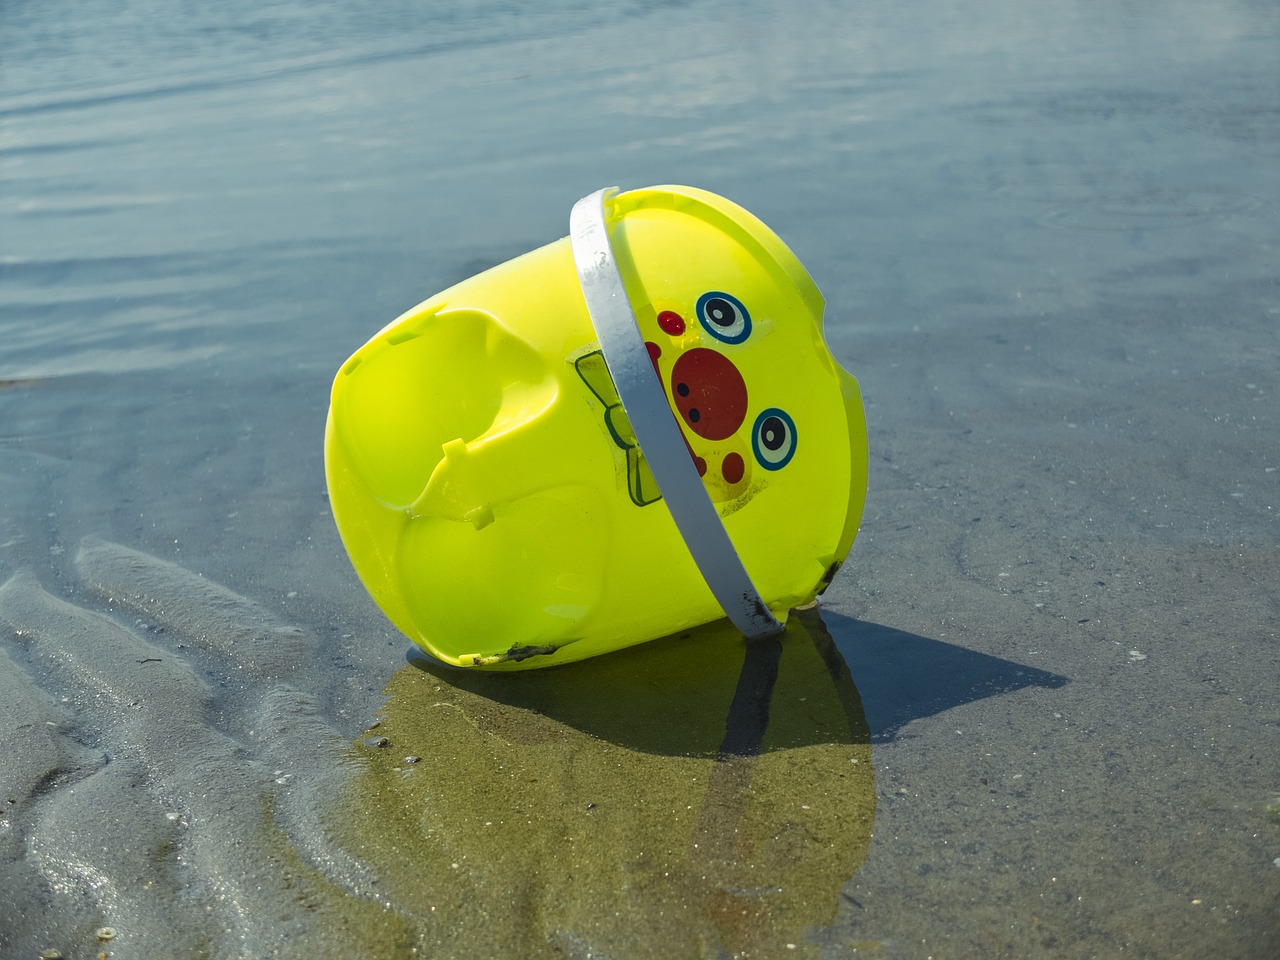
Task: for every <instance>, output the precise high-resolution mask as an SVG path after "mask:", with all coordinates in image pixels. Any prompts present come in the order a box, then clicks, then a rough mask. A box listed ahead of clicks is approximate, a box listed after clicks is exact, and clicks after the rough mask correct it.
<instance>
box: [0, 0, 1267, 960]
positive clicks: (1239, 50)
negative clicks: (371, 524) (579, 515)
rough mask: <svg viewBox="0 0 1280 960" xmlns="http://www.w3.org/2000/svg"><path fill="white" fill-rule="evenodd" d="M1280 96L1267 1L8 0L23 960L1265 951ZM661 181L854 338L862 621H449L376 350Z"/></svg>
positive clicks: (9, 873) (9, 876)
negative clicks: (777, 245) (327, 469)
mask: <svg viewBox="0 0 1280 960" xmlns="http://www.w3.org/2000/svg"><path fill="white" fill-rule="evenodd" d="M1278 103H1280V13H1278V12H1277V9H1276V8H1275V5H1274V4H1271V3H1264V2H1256V3H1250V2H1228V3H1208V2H1172V3H1167V4H1160V5H1149V4H1115V3H1095V2H1084V0H1079V2H1070V3H1060V4H1053V5H1024V4H1016V3H1007V2H998V3H988V4H977V3H962V2H946V0H933V2H931V3H929V4H926V5H924V6H920V5H905V6H904V5H901V4H896V5H895V4H889V3H870V4H862V5H860V6H859V7H857V8H856V9H850V8H848V5H844V4H837V3H812V4H805V5H804V9H803V11H797V9H796V8H795V7H794V5H793V6H788V7H776V8H775V7H774V6H771V5H767V4H761V3H746V4H730V3H726V2H721V0H705V2H692V3H644V2H635V3H629V4H619V5H613V6H610V7H608V8H602V7H601V6H600V5H597V4H588V3H574V2H571V0H556V2H554V3H550V4H541V5H539V6H538V7H537V10H536V11H531V12H523V11H521V10H519V9H518V8H515V7H513V6H512V5H509V4H504V3H498V2H473V3H451V4H431V5H418V4H409V3H380V4H377V5H373V6H366V5H357V4H341V3H308V4H303V3H300V2H293V3H290V2H281V3H267V4H263V3H252V4H251V3H240V2H236V3H232V4H220V5H214V6H208V5H197V4H190V3H183V2H180V0H150V2H134V3H129V4H123V5H121V4H107V3H78V4H69V3H66V4H57V3H54V4H48V3H46V4H12V3H10V4H4V5H3V6H0V504H3V510H2V511H0V743H3V747H4V755H5V758H6V759H5V760H4V762H3V764H0V804H3V808H2V809H0V953H2V954H3V955H4V956H6V957H7V956H9V955H14V956H28V955H30V956H36V955H38V954H39V952H40V951H41V950H44V949H54V948H56V949H59V950H61V951H62V952H63V953H64V954H65V955H66V956H68V957H71V956H91V955H97V951H98V950H99V949H102V950H107V951H108V952H109V953H110V955H111V956H113V957H129V956H143V955H174V954H176V955H182V956H204V955H211V956H218V957H247V956H271V955H279V956H294V955H298V953H299V952H300V951H306V952H308V953H309V954H313V955H317V956H330V955H332V956H339V955H350V954H352V953H356V954H357V955H368V956H405V955H411V954H412V953H413V952H414V951H416V952H417V953H418V954H419V955H425V956H473V955H478V952H484V951H492V952H496V953H498V954H500V955H508V956H549V957H554V956H565V957H581V958H585V957H589V956H596V957H599V956H606V957H610V958H614V960H624V958H628V957H647V956H676V955H702V956H708V957H718V956H744V957H747V956H757V957H759V956H805V955H808V956H815V957H817V956H820V957H824V958H843V957H855V956H872V957H886V958H898V957H901V958H914V957H927V956H933V957H970V956H1017V957H1028V956H1050V957H1094V956H1116V955H1120V954H1126V955H1137V956H1146V957H1153V958H1164V957H1182V956H1188V957H1190V956H1195V957H1200V956H1215V957H1240V958H1264V957H1270V956H1274V955H1275V952H1276V950H1277V943H1278V942H1280V868H1278V865H1280V822H1277V820H1278V819H1280V815H1278V814H1277V813H1276V812H1275V811H1276V810H1277V808H1280V702H1278V701H1277V699H1276V696H1275V690H1276V683H1277V678H1278V676H1280V674H1278V672H1277V667H1278V666H1280V656H1278V654H1277V642H1278V633H1280V601H1278V599H1277V596H1278V595H1277V591H1276V589H1275V583H1277V582H1280V536H1278V535H1277V517H1276V514H1277V512H1280V491H1278V489H1277V485H1278V484H1280V469H1278V468H1280V449H1278V448H1277V444H1276V436H1277V413H1278V412H1280V409H1278V408H1280V377H1278V376H1277V369H1280V363H1278V361H1280V356H1278V354H1280V350H1277V338H1276V334H1275V328H1276V325H1277V323H1280V284H1278V282H1277V272H1278V271H1277V264H1278V263H1280V259H1278V256H1277V254H1278V252H1280V209H1278V206H1277V203H1278V201H1277V198H1280V162H1278V161H1280V108H1278V107H1277V104H1278ZM661 182H676V183H690V184H694V185H697V186H702V187H705V188H708V189H711V190H714V191H716V192H718V193H721V194H724V195H726V196H728V197H730V198H732V199H734V200H736V201H737V202H739V203H741V204H742V205H744V206H745V207H747V208H748V209H750V210H751V211H752V212H754V213H755V214H757V215H758V216H760V217H761V218H762V219H763V220H764V221H765V222H766V223H768V224H769V225H770V226H772V227H773V228H774V229H775V230H777V231H778V232H779V233H780V234H781V235H782V237H783V238H784V239H785V240H786V241H787V242H788V243H789V244H790V245H791V246H792V247H793V249H794V250H795V251H796V253H797V254H798V255H799V257H800V259H801V260H802V261H803V262H804V263H805V265H806V266H807V267H808V268H809V270H810V271H811V272H812V273H813V275H814V277H815V279H816V280H817V282H818V284H819V286H820V287H821V288H822V290H823V292H824V293H825V295H826V298H827V302H828V308H827V320H826V322H827V332H828V338H829V340H830V341H831V343H832V346H833V349H834V350H835V352H836V353H837V355H838V356H839V358H840V359H841V360H842V362H844V363H845V365H846V366H847V367H849V369H851V370H852V371H853V372H854V373H855V374H856V375H857V376H858V377H859V380H860V382H861V384H862V389H863V393H864V398H865V400H866V402H867V410H868V420H869V423H868V429H869V435H870V446H871V453H872V469H871V478H870V494H869V499H868V507H867V512H866V516H865V518H864V522H863V527H862V531H861V533H860V535H859V538H858V541H857V543H856V544H855V546H854V550H853V553H852V555H851V559H850V562H849V563H848V564H847V565H846V567H845V568H844V570H843V572H842V573H841V574H840V576H839V578H838V579H837V581H836V583H835V584H834V586H833V587H832V589H831V590H830V591H829V593H828V595H827V596H826V598H825V603H824V606H823V612H822V618H821V620H820V621H819V620H814V619H813V618H808V619H806V620H804V621H803V623H801V624H799V625H797V626H796V627H795V628H793V630H792V631H791V632H790V633H789V634H788V635H787V637H786V638H785V639H784V641H783V643H782V645H781V646H780V647H779V649H778V651H775V655H774V656H775V659H774V660H773V661H769V660H768V657H766V658H765V660H766V661H768V662H772V663H773V664H774V668H776V671H777V673H776V679H775V680H774V681H771V682H768V683H764V684H763V686H760V681H759V675H758V669H759V667H758V664H757V665H756V666H753V664H754V663H756V661H755V660H753V659H752V657H751V656H748V655H747V654H746V653H744V652H743V651H742V649H741V648H740V647H737V646H735V645H733V644H732V642H731V641H727V640H725V638H724V637H722V636H720V635H718V634H717V633H716V631H715V630H711V631H706V632H704V633H703V634H700V635H699V636H698V637H696V638H693V639H694V640H695V641H696V642H697V643H699V644H701V645H704V646H705V647H706V649H707V651H708V652H707V654H706V658H705V663H706V664H709V665H712V666H704V668H703V671H702V672H703V674H704V677H703V679H702V680H701V681H699V682H698V683H697V684H693V683H692V682H691V679H690V678H689V677H687V676H684V675H683V674H682V673H681V671H680V669H679V667H678V666H676V667H675V668H673V669H671V670H670V671H669V672H667V673H663V670H664V669H666V668H665V667H664V666H663V664H664V662H665V661H664V659H663V656H664V655H665V654H664V653H663V651H662V650H661V649H659V648H655V649H654V651H653V653H652V656H650V657H648V658H641V659H636V658H635V657H632V658H630V659H626V660H621V661H618V662H612V661H611V660H603V661H600V662H599V663H592V664H587V665H583V667H582V669H580V670H578V671H577V672H573V673H567V676H566V677H565V678H562V679H560V680H558V681H555V682H552V681H546V680H542V679H540V678H539V677H537V676H530V677H525V678H520V679H524V680H529V681H531V682H530V683H529V684H527V685H526V687H520V686H518V685H517V686H514V687H513V686H512V681H511V680H509V679H502V680H496V681H489V680H475V679H473V678H470V677H468V678H465V679H459V678H456V677H454V676H453V675H452V674H442V675H436V674H434V673H432V672H430V671H429V670H426V669H425V668H424V667H423V666H422V665H421V664H420V663H418V662H409V663H407V662H406V655H405V650H406V646H407V644H406V642H405V641H404V639H403V638H402V637H400V636H399V634H398V633H396V631H394V630H393V629H392V628H391V627H390V626H388V625H387V624H386V622H385V621H384V620H383V619H382V617H381V615H380V614H379V613H378V612H377V610H376V608H375V607H374V606H373V605H372V603H371V602H370V601H369V600H368V599H367V597H366V596H365V594H364V592H363V590H362V589H361V587H360V585H359V583H358V582H357V581H356V580H355V576H354V574H353V573H352V572H351V569H350V566H349V564H348V563H347V561H346V559H345V556H344V554H343V551H342V548H341V545H340V543H339V542H338V539H337V536H336V532H335V530H334V528H333V522H332V518H331V517H330V515H329V510H328V506H327V501H326V497H325V489H324V479H323V470H322V449H321V445H322V430H323V422H324V415H325V410H326V406H327V402H328V385H329V382H330V379H331V377H332V376H333V374H334V372H335V371H336V370H337V368H338V366H339V364H341V362H342V361H343V360H344V359H345V358H346V357H347V356H348V355H349V354H350V353H351V351H353V350H354V349H355V348H356V347H358V346H359V345H360V344H361V343H363V342H364V340H365V339H366V338H367V337H368V336H369V335H371V334H372V333H373V332H374V331H375V330H376V329H378V328H379V327H380V326H382V325H383V324H384V323H386V322H387V321H388V320H390V319H392V318H393V317H395V316H396V315H397V314H399V313H400V312H401V311H403V310H404V309H406V308H407V307H410V306H412V305H413V304H414V303H416V302H418V301H419V300H421V299H423V298H424V297H426V296H427V295H429V294H431V293H434V292H435V291H437V290H439V289H441V288H443V287H444V286H446V285H448V284H449V283H451V282H453V281H455V280H458V279H461V278H463V277H466V276H469V275H471V274H473V273H475V272H476V271H478V270H479V269H482V268H483V267H485V266H489V265H491V264H494V263H498V262H501V261H503V260H505V259H507V258H509V257H511V256H513V255H515V254H518V253H521V252H524V251H526V250H529V249H532V248H533V247H536V246H538V245H541V244H542V243H545V242H548V241H550V240H554V239H556V238H558V237H560V236H563V235H564V234H565V233H566V230H567V217H568V210H569V207H570V206H571V205H572V203H573V201H575V200H576V199H577V198H578V197H580V196H582V195H584V194H586V193H588V192H590V191H592V190H594V189H596V188H598V187H600V186H604V185H608V184H614V183H618V184H621V185H623V186H624V187H627V186H641V185H647V184H651V183H661ZM752 656H754V657H756V658H759V657H760V656H761V654H760V653H759V651H756V652H755V653H754V654H753V655H752ZM774 668H767V669H765V670H764V675H765V676H766V677H768V676H774V674H772V673H770V669H774ZM646 671H649V673H646ZM637 676H648V677H650V680H649V682H648V684H647V685H643V689H640V687H641V686H642V685H639V684H637V685H636V688H628V687H627V682H628V681H627V679H626V678H633V679H634V678H635V677H637ZM752 678H755V679H754V680H753V679H752ZM557 684H558V685H557ZM574 684H577V685H578V687H577V688H575V687H574ZM753 684H755V685H754V686H753ZM601 686H603V687H605V688H606V689H609V690H611V691H613V690H620V691H623V692H619V693H617V694H616V695H614V696H610V697H607V698H603V699H601V698H599V697H595V698H593V697H589V696H585V695H583V694H582V693H580V692H579V691H580V690H581V689H584V688H595V689H598V688H600V687H601ZM695 687H696V689H695ZM802 696H803V697H805V698H808V699H806V700H804V701H803V703H804V704H805V705H804V706H801V702H802V701H801V700H800V698H801V697H802ZM752 697H755V698H756V699H755V700H752V699H751V698H752ZM743 698H746V699H745V700H744V699H743ZM760 698H763V701H761V700H760ZM757 701H759V702H763V703H766V704H768V705H769V715H770V721H769V724H768V725H767V726H765V727H759V726H758V724H757V726H756V727H752V726H751V724H750V723H746V722H745V721H743V719H742V717H743V714H742V713H741V710H742V704H743V703H744V702H746V703H755V702H757ZM682 702H687V703H689V704H691V706H690V707H689V708H688V709H689V711H690V712H689V713H688V715H687V716H685V717H684V719H683V722H682V724H681V723H677V724H676V725H675V726H674V727H673V726H672V725H671V723H670V715H671V714H672V713H673V712H676V715H677V716H679V714H678V707H679V704H680V703H682ZM692 704H697V705H698V708H697V709H694V707H693V706H692ZM735 704H737V706H736V707H735ZM753 716H757V717H758V713H757V714H753ZM442 717H447V720H444V721H442V720H440V718H442ZM379 719H380V722H381V724H382V725H381V726H379V727H378V728H376V729H373V730H370V729H368V728H369V727H370V725H371V724H373V723H374V722H375V721H376V720H379ZM743 723H746V725H745V726H743V725H742V724H743ZM378 736H385V737H386V738H387V740H388V746H387V747H375V746H370V745H369V741H370V740H371V739H373V738H376V737H378ZM735 738H736V739H735ZM726 743H735V744H742V743H746V744H748V746H749V747H750V749H742V750H738V751H737V752H734V751H730V755H731V757H732V758H733V759H732V760H730V761H724V762H721V761H717V760H716V759H715V757H716V756H718V755H719V753H720V751H721V748H722V747H723V746H724V745H725V744H726ZM450 751H453V752H450ZM407 756H417V757H419V762H417V763H414V764H406V763H405V757H407ZM852 760H858V761H859V763H857V764H853V763H851V762H850V761H852ZM629 784H634V785H635V788H634V789H628V788H627V786H628V785H629ZM663 803H666V804H668V805H669V806H670V808H671V809H670V810H669V811H661V810H660V811H658V812H655V807H656V806H657V805H660V804H663ZM589 807H590V808H589ZM642 808H643V809H642ZM495 811H499V813H495ZM507 811H510V817H509V818H506V819H499V816H500V813H506V812H507ZM517 814H522V815H523V816H524V819H525V821H526V822H525V823H524V825H523V827H521V825H520V824H519V823H518V822H517V820H516V816H517ZM481 816H483V817H485V818H487V819H479V820H478V825H477V823H474V822H468V820H467V818H468V817H470V818H471V819H472V820H475V819H476V818H479V817H481ZM508 820H509V821H510V822H508ZM486 824H488V825H489V829H487V830H486V829H485V827H486ZM726 824H728V825H731V829H730V828H729V827H726ZM699 838H702V839H699ZM694 844H698V846H697V847H696V850H697V851H698V852H696V853H695V846H694ZM704 846H705V847H706V848H707V849H705V850H704V849H703V847H704ZM601 851H608V853H603V852H601ZM455 863H456V864H457V866H454V864H455ZM535 865H536V866H538V867H539V868H540V869H534V866H535ZM673 878H674V879H673ZM103 926H111V927H113V928H114V929H115V931H116V936H115V937H114V938H113V939H112V940H110V941H103V942H99V941H98V940H97V938H96V934H95V932H96V931H97V930H98V929H99V928H100V927H103Z"/></svg>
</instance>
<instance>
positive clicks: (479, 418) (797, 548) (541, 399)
mask: <svg viewBox="0 0 1280 960" xmlns="http://www.w3.org/2000/svg"><path fill="white" fill-rule="evenodd" d="M822 309H823V300H822V296H821V294H820V293H819V292H818V289H817V287H816V286H815V285H814V283H813V280H812V279H811V278H810V277H809V275H808V273H807V272H806V271H805V269H804V268H803V267H802V266H801V265H800V262H799V261H798V260H797V259H796V258H795V256H794V255H793V254H792V253H791V251H790V250H789V249H788V248H787V247H786V245H785V244H783V242H782V241H781V240H780V239H778V237H777V236H776V235H775V234H774V233H773V232H772V231H770V230H769V228H768V227H766V226H765V225H764V224H763V223H761V222H760V221H759V220H757V219H756V218H755V217H753V216H752V215H751V214H749V213H748V212H747V211H745V210H743V209H742V208H741V207H738V206H737V205H736V204H733V203H731V202H730V201H728V200H725V199H723V198H721V197H718V196H716V195H714V194H711V193H708V192H706V191H702V190H697V189H693V188H689V187H676V186H662V187H651V188H647V189H643V190H632V191H628V192H626V193H617V192H616V191H615V190H601V191H599V192H597V193H594V194H591V195H590V196H588V197H584V198H583V199H582V200H580V201H579V202H578V203H577V204H576V205H575V206H574V208H573V210H572V213H571V216H570V236H569V237H565V238H563V239H561V240H558V241H556V242H555V243H551V244H549V245H547V246H545V247H542V248H540V249H538V250H534V251H533V252H531V253H527V254H525V255H523V256H521V257H517V258H516V259H514V260H511V261H509V262H507V263H504V264H501V265H499V266H497V267H494V268H493V269H491V270H487V271H485V272H484V273H481V274H479V275H477V276H475V277H472V278H470V279H469V280H465V281H463V282H462V283H459V284H457V285H456V286H453V287H451V288H449V289H448V290H445V291H444V292H442V293H440V294H437V295H436V296H434V297H432V298H430V299H429V300H426V301H424V302H423V303H421V304H419V305H418V306H416V307H414V308H413V309H412V310H410V311H409V312H407V313H405V314H404V315H403V316H401V317H399V318H398V319H397V320H395V321H394V322H392V323H391V324H390V325H388V326H387V327H385V328H384V329H383V330H381V331H380V332H379V333H378V334H377V335H376V336H374V337H373V339H371V340H370V341H369V342H368V343H366V344H365V345H364V346H363V347H361V348H360V349H359V350H357V351H356V352H355V354H354V355H353V356H352V357H351V358H350V359H349V360H348V361H347V362H346V363H345V364H344V365H343V366H342V368H341V370H340V371H339V372H338V375H337V377H336V379H335V380H334V384H333V392H332V397H331V403H330V408H329V417H328V422H327V425H326V435H325V468H326V474H327V479H328V484H329V495H330V501H331V505H332V508H333V514H334V519H335V521H336V522H337V526H338V530H339V533H340V534H341V536H342V540H343V544H344V545H345V547H346V549H347V552H348V554H349V555H350V557H351V561H352V563H353V565H354V566H355V569H356V572H357V573H358V574H359V576H360V578H361V580H362V581H363V583H364V585H365V587H366V588H367V589H368V591H369V593H370V594H371V595H372V597H373V598H374V600H375V601H376V602H377V603H378V605H379V606H380V607H381V608H382V610H383V611H384V612H385V613H386V615H387V616H388V617H389V618H390V619H391V621H392V622H393V623H394V624H395V625H396V626H397V627H398V628H399V629H400V630H402V631H403V632H404V633H405V634H406V635H407V636H408V637H410V638H411V639H412V640H414V642H416V643H417V644H418V645H420V646H421V647H422V648H423V649H425V650H426V651H427V652H428V653H430V654H431V655H432V656H434V657H437V658H438V659H440V660H442V661H444V662H446V663H450V664H455V665H458V666H477V667H506V668H511V667H535V666H549V665H553V664H557V663H565V662H568V661H571V660H578V659H582V658H584V657H589V656H593V655H596V654H600V653H605V652H607V651H610V650H616V649H620V648H622V647H626V646H629V645H631V644H635V643H640V642H643V641H646V640H651V639H655V638H657V637H660V636H664V635H667V634H671V633H675V632H678V631H680V630H683V629H686V628H688V627H691V626H695V625H697V624H702V623H707V622H710V621H712V620H715V619H718V618H720V617H722V616H728V617H729V618H730V619H731V620H732V621H733V623H734V624H735V625H736V626H737V627H738V628H739V629H740V630H741V631H742V632H743V633H744V634H745V635H747V636H758V635H763V634H769V633H775V632H778V631H780V630H781V629H782V624H783V622H784V621H785V618H786V615H787V611H788V610H789V609H791V608H792V607H794V606H797V605H801V604H804V603H806V602H809V601H811V600H812V599H813V597H814V596H815V595H816V594H817V593H819V592H821V591H822V590H823V589H824V588H825V587H826V585H827V584H828V583H829V582H830V581H831V578H832V577H833V576H834V575H835V572H836V570H837V569H838V568H839V566H840V564H841V563H842V562H843V560H844V558H845V556H846V555H847V554H848V551H849V549H850V547H851V546H852V543H853V538H854V535H855V533H856V531H857V527H858V522H859V519H860V517H861V513H862V506H863V500H864V497H865V493H866V471H867V443H866V429H865V421H864V417H863V412H862V403H861V398H860V396H859V392H858V386H857V383H856V381H855V380H854V379H853V377H851V376H850V375H849V374H848V373H847V372H846V371H845V370H843V369H842V368H841V367H840V365H839V364H838V363H837V362H836V361H835V359H834V358H833V357H832V356H831V353H830V351H829V350H828V349H827V346H826V343H825V342H824V340H823V337H822Z"/></svg>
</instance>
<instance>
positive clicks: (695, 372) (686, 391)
mask: <svg viewBox="0 0 1280 960" xmlns="http://www.w3.org/2000/svg"><path fill="white" fill-rule="evenodd" d="M671 398H672V399H673V400H674V401H675V405H676V410H677V411H678V412H679V413H680V417H681V419H682V420H684V422H685V423H686V424H687V425H688V427H689V429H690V430H692V431H693V432H694V433H696V434H697V435H698V436H700V437H704V438H706V439H707V440H723V439H725V438H726V437H731V436H733V435H734V434H735V433H737V432H738V428H739V427H740V426H742V421H743V419H745V417H746V415H747V384H746V382H745V381H744V380H743V379H742V374H740V373H739V372H738V368H737V367H735V366H734V365H733V361H732V360H730V359H729V358H728V357H726V356H725V355H724V354H721V353H716V351H714V350H708V349H707V348H706V347H696V348H694V349H693V350H690V351H689V352H688V353H685V354H681V356H680V358H679V359H678V360H676V362H675V366H674V367H672V368H671Z"/></svg>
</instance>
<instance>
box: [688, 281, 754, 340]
mask: <svg viewBox="0 0 1280 960" xmlns="http://www.w3.org/2000/svg"><path fill="white" fill-rule="evenodd" d="M697 313H698V322H699V323H700V324H702V329H703V330H705V331H707V333H709V334H711V335H712V336H713V337H715V338H716V339H717V340H719V341H721V342H722V343H741V342H742V341H743V340H745V339H747V337H749V336H751V314H749V313H747V308H746V307H744V306H743V305H742V301H741V300H739V299H738V298H737V297H734V296H731V295H730V294H727V293H722V292H721V291H719V290H712V291H711V292H709V293H704V294H703V295H702V296H700V297H699V298H698V307H697Z"/></svg>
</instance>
